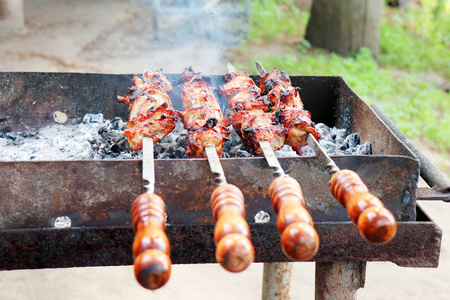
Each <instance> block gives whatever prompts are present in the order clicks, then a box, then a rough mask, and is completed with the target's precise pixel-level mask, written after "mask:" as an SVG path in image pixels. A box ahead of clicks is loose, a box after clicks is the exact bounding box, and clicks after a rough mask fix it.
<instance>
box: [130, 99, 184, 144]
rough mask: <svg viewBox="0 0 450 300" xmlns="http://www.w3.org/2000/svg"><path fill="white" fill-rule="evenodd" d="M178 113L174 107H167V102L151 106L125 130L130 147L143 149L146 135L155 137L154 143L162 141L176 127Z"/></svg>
mask: <svg viewBox="0 0 450 300" xmlns="http://www.w3.org/2000/svg"><path fill="white" fill-rule="evenodd" d="M177 117H178V115H177V113H176V112H175V111H174V110H172V109H167V104H166V103H164V104H162V105H160V106H155V107H151V108H150V109H149V110H148V111H147V112H146V113H144V114H141V115H139V117H138V119H136V120H135V122H133V126H130V127H128V124H129V123H130V122H129V123H127V129H125V130H124V132H123V134H124V135H125V136H126V137H127V138H128V143H129V144H130V148H131V149H133V150H135V151H137V150H139V149H142V140H143V138H144V136H145V137H150V138H152V139H153V142H154V143H157V142H159V141H161V140H162V139H163V138H164V137H166V136H167V135H168V134H169V133H170V132H172V130H173V129H174V128H175V122H176V119H177Z"/></svg>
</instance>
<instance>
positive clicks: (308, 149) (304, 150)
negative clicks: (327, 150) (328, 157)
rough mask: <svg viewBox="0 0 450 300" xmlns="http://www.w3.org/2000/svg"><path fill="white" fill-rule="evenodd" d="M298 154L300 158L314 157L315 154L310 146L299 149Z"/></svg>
mask: <svg viewBox="0 0 450 300" xmlns="http://www.w3.org/2000/svg"><path fill="white" fill-rule="evenodd" d="M300 153H301V154H302V156H315V155H316V152H314V150H313V148H311V146H310V145H306V146H303V147H301V148H300Z"/></svg>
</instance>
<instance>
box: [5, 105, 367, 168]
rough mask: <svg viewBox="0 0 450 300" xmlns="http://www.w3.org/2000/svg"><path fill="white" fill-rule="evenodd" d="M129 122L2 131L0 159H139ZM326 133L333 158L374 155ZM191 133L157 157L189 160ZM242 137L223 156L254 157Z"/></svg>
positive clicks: (166, 144)
mask: <svg viewBox="0 0 450 300" xmlns="http://www.w3.org/2000/svg"><path fill="white" fill-rule="evenodd" d="M125 129H126V123H125V122H124V121H123V120H122V119H121V118H119V117H116V118H114V119H113V120H107V119H104V117H103V115H102V114H86V115H85V116H84V118H83V122H82V123H79V124H58V123H55V124H52V125H49V126H45V127H42V128H40V129H39V130H38V131H37V132H6V133H5V132H0V148H1V149H2V151H0V160H1V161H26V160H47V161H48V160H86V159H89V160H91V159H95V160H97V159H140V158H142V150H139V151H133V150H131V149H130V147H129V145H128V141H127V138H126V137H125V136H124V135H123V131H124V130H125ZM316 129H317V130H318V131H319V132H320V133H321V135H322V138H321V139H320V141H319V143H320V144H321V145H322V147H324V148H325V149H326V150H327V153H328V154H329V155H358V154H359V155H370V154H371V147H370V143H369V142H366V143H364V144H362V145H361V144H359V142H360V140H359V135H358V134H357V133H352V134H349V135H346V131H345V129H336V128H330V127H328V126H326V125H324V124H317V125H316ZM186 136H187V131H186V130H185V129H184V128H183V124H182V123H181V121H180V120H178V121H177V124H176V127H175V129H174V130H173V131H172V133H170V134H169V135H167V136H166V137H165V138H164V139H163V140H162V141H161V142H159V143H156V144H155V145H154V152H155V158H156V159H163V158H187V156H186ZM301 153H302V155H303V156H313V155H315V153H314V151H313V150H312V149H311V148H310V147H309V146H304V147H302V148H301ZM275 154H276V155H277V156H279V157H282V156H299V155H298V154H297V152H295V151H294V150H292V148H291V147H290V146H287V145H286V146H284V147H283V148H281V149H280V150H278V151H275ZM252 156H253V155H252V154H250V153H249V152H247V151H246V150H245V149H244V147H243V145H242V143H241V141H240V139H239V136H238V135H237V134H236V133H235V132H234V131H233V130H232V132H231V134H230V136H229V138H228V141H227V142H226V144H225V147H224V157H225V158H231V157H252Z"/></svg>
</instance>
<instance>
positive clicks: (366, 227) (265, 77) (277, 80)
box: [256, 63, 397, 244]
mask: <svg viewBox="0 0 450 300" xmlns="http://www.w3.org/2000/svg"><path fill="white" fill-rule="evenodd" d="M256 67H257V69H258V71H259V72H260V73H261V82H264V84H262V86H261V88H262V89H263V90H265V91H266V92H268V93H269V94H270V92H271V90H269V89H270V88H276V87H277V86H281V87H282V88H283V89H289V86H290V80H288V79H289V77H288V76H287V74H286V73H283V72H282V73H278V71H277V70H276V68H275V69H273V70H272V71H271V72H269V73H267V72H266V71H265V70H264V68H263V66H262V65H261V64H259V63H256ZM280 100H281V98H280ZM281 101H282V100H281ZM282 102H283V103H284V104H283V105H282V108H281V109H282V110H283V109H284V110H285V111H287V113H286V114H287V115H291V114H292V113H289V111H290V110H295V108H292V107H291V106H289V105H288V104H287V102H284V101H282ZM283 112H284V111H283ZM283 112H282V113H283ZM290 126H296V127H297V126H298V125H296V124H295V123H294V124H291V125H290ZM303 127H304V125H303ZM307 127H308V126H307ZM301 131H302V130H301V129H300V128H299V130H298V131H297V137H296V138H293V140H296V141H300V142H301V143H303V141H305V142H306V143H307V144H309V145H310V146H311V147H312V148H313V149H314V150H315V151H316V153H317V156H318V158H319V159H320V160H321V161H322V162H323V163H324V165H325V166H326V168H327V170H328V172H329V174H330V175H332V177H331V179H330V191H331V193H332V194H333V196H334V197H335V198H336V199H337V200H338V201H339V203H340V204H341V205H342V206H343V207H344V208H346V209H347V212H348V214H349V217H350V219H351V220H352V222H353V223H354V224H355V225H357V226H358V230H359V232H360V234H361V236H362V237H363V238H365V239H366V240H367V241H369V242H371V243H374V244H385V243H387V242H389V241H391V240H392V238H393V237H394V236H395V234H396V232H397V222H396V220H395V218H394V216H393V215H392V213H391V212H390V211H389V210H387V209H386V208H385V207H384V205H383V203H382V202H381V201H380V199H378V198H377V197H375V196H374V195H372V194H371V193H370V192H369V189H368V188H367V186H366V185H365V184H364V182H363V181H362V180H361V178H360V177H359V176H358V174H356V173H355V172H353V171H351V170H340V169H339V168H338V167H337V165H336V164H335V163H334V162H333V160H332V159H331V158H330V157H329V156H328V155H327V154H326V153H325V151H324V150H323V149H322V147H321V146H320V145H319V143H318V142H317V137H316V136H314V134H313V132H310V131H308V130H304V133H301ZM299 133H300V134H299Z"/></svg>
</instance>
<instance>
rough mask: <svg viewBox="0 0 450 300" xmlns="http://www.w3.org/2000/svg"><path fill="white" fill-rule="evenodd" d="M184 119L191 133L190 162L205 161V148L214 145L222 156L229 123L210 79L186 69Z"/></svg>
mask: <svg viewBox="0 0 450 300" xmlns="http://www.w3.org/2000/svg"><path fill="white" fill-rule="evenodd" d="M180 79H181V81H182V84H181V85H180V88H181V100H183V108H184V113H182V114H181V115H182V119H183V124H184V127H185V128H186V129H187V130H188V136H187V149H186V155H187V156H188V157H189V158H206V153H205V147H207V146H211V145H214V147H215V148H216V152H217V154H218V155H219V156H222V155H223V147H224V144H225V140H226V139H227V137H228V135H229V134H230V132H229V130H228V129H227V126H229V125H230V122H229V120H228V119H227V118H224V116H223V114H222V110H221V109H220V105H219V102H218V101H217V99H216V96H215V94H214V92H215V91H214V89H213V88H212V86H211V84H210V78H209V77H207V76H204V75H202V74H200V73H195V72H194V70H193V69H192V68H187V69H185V70H184V71H183V73H181V75H180Z"/></svg>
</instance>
